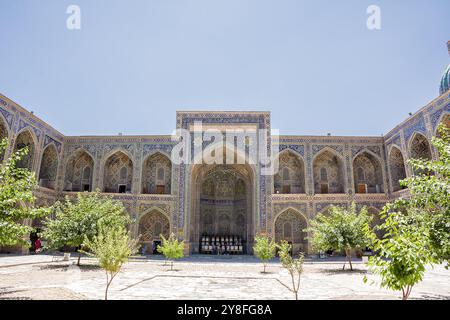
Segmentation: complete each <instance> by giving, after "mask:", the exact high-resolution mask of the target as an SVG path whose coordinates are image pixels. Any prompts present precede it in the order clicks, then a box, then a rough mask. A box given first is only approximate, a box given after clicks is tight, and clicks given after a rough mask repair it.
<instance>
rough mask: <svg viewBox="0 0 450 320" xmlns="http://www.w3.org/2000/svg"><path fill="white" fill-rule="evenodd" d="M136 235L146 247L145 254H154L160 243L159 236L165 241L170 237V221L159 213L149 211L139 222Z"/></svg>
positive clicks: (155, 210)
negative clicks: (137, 234)
mask: <svg viewBox="0 0 450 320" xmlns="http://www.w3.org/2000/svg"><path fill="white" fill-rule="evenodd" d="M138 233H139V236H140V238H139V241H140V243H141V244H142V245H146V248H147V249H146V250H145V251H146V252H145V253H150V254H154V253H156V252H155V251H154V250H156V247H157V245H158V244H160V242H161V235H162V236H164V238H166V239H167V238H168V237H169V235H170V221H169V219H168V218H167V217H166V215H165V214H163V213H162V212H161V211H159V210H157V209H153V210H150V211H149V212H147V213H146V214H144V215H143V216H142V217H141V219H140V220H139V228H138Z"/></svg>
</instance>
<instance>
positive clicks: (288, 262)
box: [278, 240, 305, 300]
mask: <svg viewBox="0 0 450 320" xmlns="http://www.w3.org/2000/svg"><path fill="white" fill-rule="evenodd" d="M278 248H279V251H278V254H279V256H280V261H281V266H282V267H283V268H285V269H286V270H287V271H288V272H289V275H290V276H291V281H292V283H291V286H289V285H286V284H284V283H282V282H280V283H281V284H282V285H283V286H285V287H286V288H288V289H289V291H291V292H293V293H294V294H295V300H298V291H299V290H300V277H301V275H302V273H303V263H304V261H305V257H304V256H303V253H300V254H299V256H298V257H297V258H293V257H292V256H291V252H290V251H291V245H290V244H289V243H288V242H287V241H285V240H282V241H281V243H280V244H279V245H278Z"/></svg>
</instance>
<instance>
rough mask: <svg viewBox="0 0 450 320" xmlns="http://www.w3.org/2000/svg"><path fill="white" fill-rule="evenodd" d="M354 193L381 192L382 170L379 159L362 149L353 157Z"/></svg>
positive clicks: (382, 190) (382, 189)
mask: <svg viewBox="0 0 450 320" xmlns="http://www.w3.org/2000/svg"><path fill="white" fill-rule="evenodd" d="M353 179H354V183H355V193H382V192H384V188H383V171H382V169H381V163H380V160H379V159H378V158H377V157H375V156H374V155H373V154H371V153H369V152H367V151H364V152H362V153H360V154H358V155H357V156H356V157H355V158H354V159H353Z"/></svg>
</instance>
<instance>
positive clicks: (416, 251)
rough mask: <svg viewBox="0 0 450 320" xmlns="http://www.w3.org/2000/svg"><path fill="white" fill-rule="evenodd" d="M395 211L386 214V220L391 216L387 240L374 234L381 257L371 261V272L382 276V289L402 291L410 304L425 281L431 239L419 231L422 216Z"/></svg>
mask: <svg viewBox="0 0 450 320" xmlns="http://www.w3.org/2000/svg"><path fill="white" fill-rule="evenodd" d="M391 209H392V206H391V205H387V206H385V209H383V212H382V214H383V215H384V216H386V215H387V217H386V219H385V221H384V223H383V224H382V225H381V226H380V228H381V230H383V231H384V232H385V237H383V238H382V239H379V238H377V237H376V236H375V235H374V234H373V233H372V234H371V236H372V238H373V239H372V241H373V246H374V249H375V252H376V253H377V254H376V255H375V256H372V257H370V259H369V268H370V270H371V271H372V272H373V273H374V274H377V275H380V276H381V287H384V288H388V289H391V290H398V291H400V290H401V291H402V296H403V300H406V299H408V297H409V295H410V293H411V290H412V288H413V286H414V285H415V284H417V283H418V282H420V281H422V278H423V275H424V273H425V267H426V265H427V264H429V263H430V262H431V261H432V255H431V254H430V250H429V247H427V245H425V244H426V242H427V241H426V238H427V237H428V235H427V234H426V233H423V232H421V231H420V228H419V225H420V222H419V221H420V220H421V217H422V214H421V213H420V212H408V213H406V212H404V211H403V212H401V211H390V210H391ZM387 212H389V213H387ZM418 222H419V223H418ZM364 282H367V277H364ZM372 283H374V282H372Z"/></svg>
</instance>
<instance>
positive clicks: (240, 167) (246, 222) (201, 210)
mask: <svg viewBox="0 0 450 320" xmlns="http://www.w3.org/2000/svg"><path fill="white" fill-rule="evenodd" d="M191 172H192V173H191V212H190V215H189V223H188V226H189V227H188V235H189V243H190V245H191V247H190V251H191V252H192V253H196V252H199V250H200V240H201V238H203V237H206V236H208V237H228V238H233V239H238V240H237V241H242V245H243V248H245V250H244V251H243V253H251V252H252V246H253V240H254V232H255V231H254V224H255V217H254V212H255V211H254V207H253V204H254V201H255V200H254V188H253V186H254V173H253V169H252V167H251V166H250V165H248V164H234V165H231V164H230V165H219V164H198V165H194V166H193V168H192V171H191Z"/></svg>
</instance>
